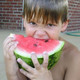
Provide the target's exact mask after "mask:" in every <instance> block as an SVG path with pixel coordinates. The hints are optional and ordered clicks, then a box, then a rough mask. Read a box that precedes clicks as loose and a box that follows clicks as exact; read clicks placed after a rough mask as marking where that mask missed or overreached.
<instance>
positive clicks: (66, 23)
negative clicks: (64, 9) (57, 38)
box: [61, 20, 69, 32]
mask: <svg viewBox="0 0 80 80" xmlns="http://www.w3.org/2000/svg"><path fill="white" fill-rule="evenodd" d="M68 23H69V20H67V21H66V22H64V23H63V24H62V29H61V32H64V31H65V30H66V28H67V26H68Z"/></svg>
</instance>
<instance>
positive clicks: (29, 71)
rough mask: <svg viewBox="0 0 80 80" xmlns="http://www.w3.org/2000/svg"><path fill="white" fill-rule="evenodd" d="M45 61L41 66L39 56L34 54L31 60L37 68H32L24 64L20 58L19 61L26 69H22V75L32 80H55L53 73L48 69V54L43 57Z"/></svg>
mask: <svg viewBox="0 0 80 80" xmlns="http://www.w3.org/2000/svg"><path fill="white" fill-rule="evenodd" d="M43 57H44V61H43V64H42V65H40V64H39V62H38V60H37V56H36V55H35V53H32V55H31V58H32V61H33V64H34V66H35V68H32V67H30V66H29V65H27V64H26V63H25V62H23V61H22V60H21V59H20V58H19V59H18V60H17V61H18V62H19V63H20V64H21V65H22V66H23V67H24V68H25V69H26V71H25V70H23V69H20V71H21V73H22V74H24V75H25V76H26V77H28V78H30V79H31V80H53V79H52V74H51V72H50V71H49V70H48V69H47V66H48V54H47V53H45V54H44V55H43Z"/></svg>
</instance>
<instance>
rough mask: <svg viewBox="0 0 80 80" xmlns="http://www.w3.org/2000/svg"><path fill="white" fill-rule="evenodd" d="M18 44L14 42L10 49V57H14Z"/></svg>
mask: <svg viewBox="0 0 80 80" xmlns="http://www.w3.org/2000/svg"><path fill="white" fill-rule="evenodd" d="M17 44H18V43H17V42H13V43H12V44H11V45H10V47H9V56H10V57H14V50H15V49H16V47H17Z"/></svg>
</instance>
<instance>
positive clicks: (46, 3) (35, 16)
mask: <svg viewBox="0 0 80 80" xmlns="http://www.w3.org/2000/svg"><path fill="white" fill-rule="evenodd" d="M67 14H68V1H67V0H24V11H23V17H24V18H25V17H26V20H27V21H28V22H29V21H30V20H36V21H39V20H40V19H41V18H42V19H41V20H42V23H47V22H48V20H50V21H52V22H54V21H55V22H56V23H58V21H59V19H61V21H62V23H63V22H65V21H66V20H67Z"/></svg>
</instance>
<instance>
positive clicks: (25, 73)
mask: <svg viewBox="0 0 80 80" xmlns="http://www.w3.org/2000/svg"><path fill="white" fill-rule="evenodd" d="M20 72H21V73H22V74H23V75H25V76H26V77H28V78H29V79H32V75H31V74H30V73H29V72H27V71H25V70H23V69H20Z"/></svg>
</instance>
